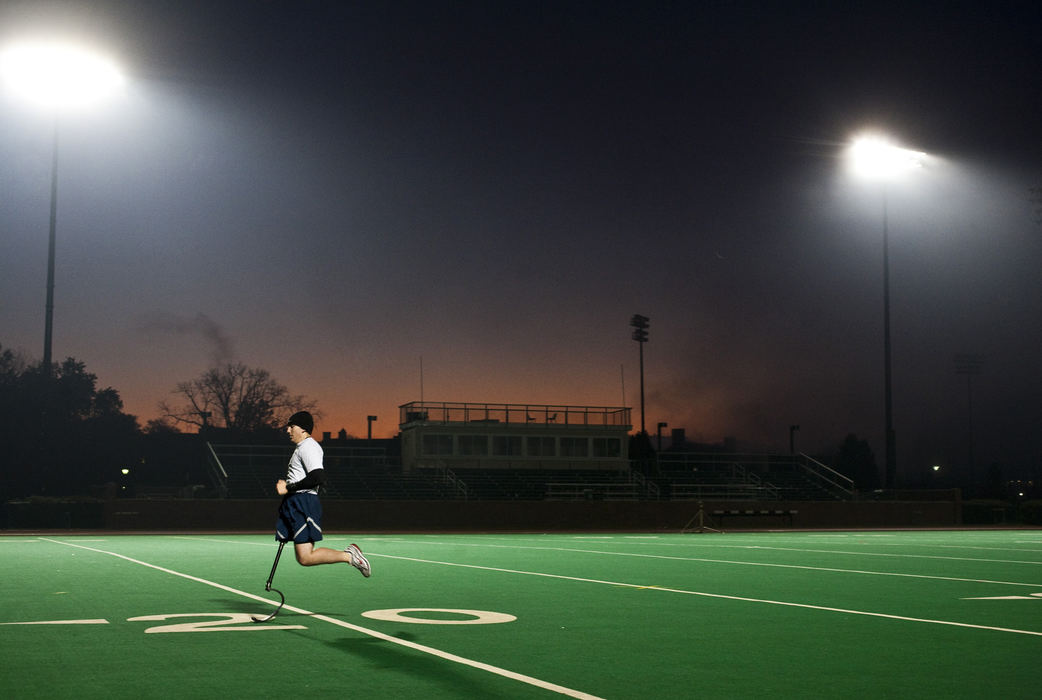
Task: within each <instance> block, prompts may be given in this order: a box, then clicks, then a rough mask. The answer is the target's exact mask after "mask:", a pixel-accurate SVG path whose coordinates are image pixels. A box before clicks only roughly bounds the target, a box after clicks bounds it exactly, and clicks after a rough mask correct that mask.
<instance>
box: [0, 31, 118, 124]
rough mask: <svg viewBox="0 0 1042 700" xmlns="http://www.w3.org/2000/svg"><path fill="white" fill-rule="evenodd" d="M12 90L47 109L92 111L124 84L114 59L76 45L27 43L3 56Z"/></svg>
mask: <svg viewBox="0 0 1042 700" xmlns="http://www.w3.org/2000/svg"><path fill="white" fill-rule="evenodd" d="M0 75H2V76H3V80H4V83H5V84H6V85H7V87H8V89H10V90H11V91H12V92H14V93H17V94H18V95H19V96H21V97H22V98H23V99H25V100H26V101H27V102H30V103H32V104H35V105H37V106H40V107H44V108H47V109H52V110H53V109H58V108H77V107H89V106H91V105H92V104H94V103H95V102H97V101H99V100H101V99H103V98H104V97H105V96H107V95H109V94H111V93H113V92H115V91H117V90H119V89H120V88H121V87H122V86H123V84H124V78H123V74H122V72H121V71H120V69H119V67H118V66H117V65H116V64H115V62H113V61H112V60H111V59H109V58H107V57H105V56H103V55H101V54H99V53H97V52H95V51H92V50H89V49H87V48H84V47H81V46H77V45H75V44H67V43H60V42H56V41H26V42H21V43H16V44H12V45H10V46H8V47H7V48H5V49H4V50H3V51H2V52H0Z"/></svg>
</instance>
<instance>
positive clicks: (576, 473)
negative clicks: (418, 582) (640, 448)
mask: <svg viewBox="0 0 1042 700" xmlns="http://www.w3.org/2000/svg"><path fill="white" fill-rule="evenodd" d="M292 449H293V448H292V445H214V444H208V450H209V457H210V467H211V471H212V473H213V477H214V483H215V485H216V486H217V491H218V493H219V494H220V495H221V496H222V497H225V498H242V499H246V498H269V497H270V496H271V495H272V491H273V489H274V484H275V481H276V480H277V479H279V478H281V477H283V476H284V475H285V473H286V463H287V462H288V461H289V457H290V455H291V454H292ZM324 451H325V466H326V486H325V487H324V495H325V496H327V497H329V498H335V499H346V500H529V501H542V500H576V501H577V500H657V499H664V500H707V501H771V500H777V501H810V500H832V499H842V498H844V495H843V494H844V493H846V486H847V485H846V483H845V482H843V479H844V478H845V477H842V476H841V475H838V474H836V473H835V472H833V471H832V470H830V469H828V467H825V466H824V465H820V464H817V463H811V464H809V465H808V464H807V463H801V462H800V461H799V460H798V459H796V458H795V457H778V456H771V455H721V454H695V453H672V454H671V453H662V454H660V455H659V458H658V460H657V463H656V464H655V466H654V469H653V470H652V471H651V473H650V474H649V475H648V476H647V477H645V476H644V475H643V474H641V473H640V472H638V471H636V470H617V469H612V470H606V469H571V468H570V469H549V468H484V469H482V468H465V469H456V470H455V471H453V470H449V469H446V468H445V467H444V466H441V467H438V466H429V467H424V468H416V469H413V470H411V471H409V472H404V471H403V470H402V467H401V464H400V461H399V460H397V459H395V458H393V457H390V456H388V455H387V454H386V453H385V452H384V450H383V449H377V448H366V447H358V446H353V447H348V446H338V445H327V446H325V447H324ZM808 459H809V458H808ZM811 462H813V461H812V460H811Z"/></svg>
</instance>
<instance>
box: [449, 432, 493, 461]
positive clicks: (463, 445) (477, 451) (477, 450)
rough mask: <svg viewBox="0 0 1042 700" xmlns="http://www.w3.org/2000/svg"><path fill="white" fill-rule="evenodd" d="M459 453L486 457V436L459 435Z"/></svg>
mask: <svg viewBox="0 0 1042 700" xmlns="http://www.w3.org/2000/svg"><path fill="white" fill-rule="evenodd" d="M457 440H458V441H459V453H460V454H461V455H479V456H483V455H487V454H488V435H460V436H459V437H458V438H457Z"/></svg>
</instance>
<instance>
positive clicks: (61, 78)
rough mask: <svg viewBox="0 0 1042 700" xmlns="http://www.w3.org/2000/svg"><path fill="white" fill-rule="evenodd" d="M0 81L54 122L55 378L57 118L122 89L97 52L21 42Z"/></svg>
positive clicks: (47, 328) (46, 362)
mask: <svg viewBox="0 0 1042 700" xmlns="http://www.w3.org/2000/svg"><path fill="white" fill-rule="evenodd" d="M0 75H2V77H3V81H4V83H5V84H6V85H7V87H8V89H10V90H11V91H12V92H15V93H17V94H18V95H19V96H21V97H22V98H24V99H25V100H26V101H27V102H31V103H34V104H35V105H37V106H39V107H42V108H43V109H44V110H45V111H46V112H47V113H48V114H49V115H50V116H51V119H52V121H53V127H52V129H53V136H52V146H51V219H50V235H49V238H48V245H47V304H46V317H45V323H44V333H43V368H44V372H45V373H46V375H47V376H50V374H51V336H52V329H53V325H54V247H55V229H56V227H57V219H58V115H59V113H60V112H63V111H67V110H69V109H74V108H79V107H85V106H89V105H90V104H92V103H94V102H96V101H97V100H98V99H100V98H102V97H104V96H105V95H107V94H109V93H111V92H113V91H114V90H116V89H117V88H119V87H120V86H121V85H122V84H123V76H122V74H121V73H120V71H119V69H118V68H117V67H116V66H115V64H114V63H112V62H111V61H109V60H108V59H107V58H104V57H102V56H100V55H98V54H96V53H94V52H93V51H89V50H86V49H83V48H81V47H77V46H73V45H70V44H65V43H61V42H54V41H50V42H35V41H33V42H29V41H26V42H21V43H15V44H12V45H10V46H8V47H6V48H5V49H4V50H3V51H2V52H0Z"/></svg>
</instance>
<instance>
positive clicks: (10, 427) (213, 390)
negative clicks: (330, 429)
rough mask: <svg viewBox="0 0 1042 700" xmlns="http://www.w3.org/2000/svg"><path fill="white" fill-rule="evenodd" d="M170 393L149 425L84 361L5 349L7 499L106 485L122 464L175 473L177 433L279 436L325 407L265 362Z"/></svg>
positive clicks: (3, 479) (0, 372)
mask: <svg viewBox="0 0 1042 700" xmlns="http://www.w3.org/2000/svg"><path fill="white" fill-rule="evenodd" d="M172 395H173V396H174V397H175V398H174V399H173V400H171V401H163V402H161V403H160V404H159V409H160V413H161V416H160V417H159V418H156V419H153V420H150V421H148V423H147V424H146V425H145V426H144V428H142V427H141V425H140V424H139V422H138V419H137V417H136V416H134V415H131V414H129V413H126V412H125V411H124V406H123V400H122V398H121V397H120V395H119V392H118V391H117V390H116V389H114V388H112V387H99V386H98V378H97V376H96V375H95V374H93V373H92V372H89V371H88V370H87V367H86V365H85V364H84V363H83V362H81V361H79V360H76V359H74V358H71V357H70V358H67V359H65V360H64V361H62V362H59V363H53V365H52V366H51V367H50V368H47V367H45V366H44V365H43V363H42V362H35V363H34V362H30V361H29V360H27V359H26V358H25V357H24V356H23V355H21V354H20V353H17V352H15V351H13V350H11V349H9V348H3V347H0V502H4V501H7V500H11V499H14V498H21V497H26V496H30V495H32V496H54V497H63V496H70V495H90V494H92V493H103V492H105V487H106V485H109V486H111V485H113V484H115V485H117V487H118V486H119V484H120V482H121V481H122V480H125V478H126V475H125V474H124V471H123V470H127V474H132V475H134V477H135V478H144V479H145V480H150V478H151V480H153V481H154V480H157V479H158V480H163V479H164V478H166V479H169V478H171V476H170V474H169V473H167V472H169V470H170V469H174V470H176V469H178V468H179V467H178V466H177V465H164V464H163V463H164V461H165V460H164V453H169V452H171V444H172V442H173V441H174V440H176V439H177V438H178V437H181V438H183V437H187V436H198V435H201V436H203V437H210V438H217V439H224V440H229V439H244V440H250V441H258V440H265V441H266V440H276V439H279V438H280V437H282V436H281V433H280V428H281V426H282V425H283V424H284V423H285V420H286V419H287V418H288V417H289V415H291V414H292V413H293V412H294V411H297V410H301V409H303V410H310V411H312V412H313V413H316V414H317V413H318V410H317V407H316V406H315V403H314V402H313V401H311V400H309V399H308V398H307V397H305V396H302V395H295V394H291V393H290V392H289V390H288V389H287V388H286V387H285V386H284V385H282V384H281V383H279V382H278V381H277V380H275V378H273V377H272V376H271V374H270V373H269V372H268V371H267V370H264V369H259V368H251V367H248V366H246V365H243V364H241V363H228V364H225V365H221V366H218V367H212V368H210V369H207V370H206V371H205V372H204V373H203V374H202V375H200V376H199V377H198V378H196V379H194V380H191V381H185V382H179V383H178V384H177V386H176V387H175V388H174V390H173V392H172ZM185 431H187V432H185ZM174 451H176V450H174ZM168 458H169V456H168ZM161 472H162V473H161ZM176 478H178V479H180V478H181V477H176ZM109 490H111V489H109Z"/></svg>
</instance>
